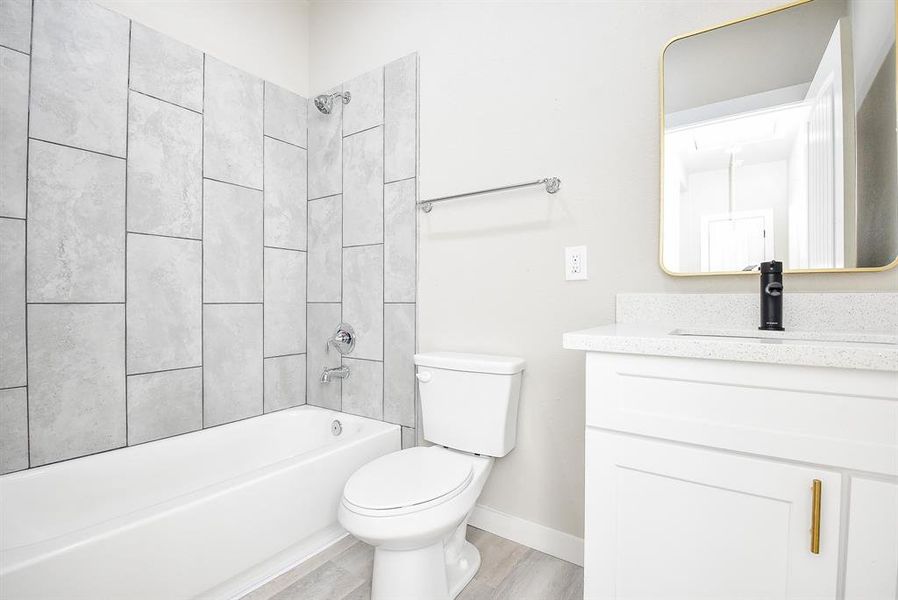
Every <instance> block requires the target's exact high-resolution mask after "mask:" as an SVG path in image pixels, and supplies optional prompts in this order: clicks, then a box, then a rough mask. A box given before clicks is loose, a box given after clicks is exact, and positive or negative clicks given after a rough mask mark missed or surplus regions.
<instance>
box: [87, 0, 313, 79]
mask: <svg viewBox="0 0 898 600" xmlns="http://www.w3.org/2000/svg"><path fill="white" fill-rule="evenodd" d="M95 2H96V3H97V4H100V5H102V6H106V7H107V8H111V9H112V10H115V11H117V12H120V13H122V14H123V15H125V16H127V17H130V18H132V19H134V20H135V21H138V22H140V23H143V24H144V25H147V26H148V27H152V28H153V29H156V30H158V31H160V32H162V33H164V34H166V35H169V36H171V37H173V38H175V39H176V40H180V41H182V42H185V43H186V44H189V45H191V46H193V47H194V48H199V49H200V50H202V51H204V52H207V53H209V54H211V55H212V56H215V57H216V58H220V59H221V60H223V61H225V62H227V63H230V64H232V65H234V66H235V67H239V68H241V69H243V70H244V71H246V72H248V73H251V74H253V75H256V76H258V77H261V78H263V79H266V80H268V81H270V82H272V83H276V84H278V85H280V86H282V87H285V88H287V89H288V90H290V91H293V92H296V93H297V94H301V95H303V96H308V95H309V4H308V2H306V1H305V0H226V1H225V0H179V1H172V0H95Z"/></svg>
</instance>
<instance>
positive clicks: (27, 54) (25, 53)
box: [0, 5, 34, 60]
mask: <svg viewBox="0 0 898 600" xmlns="http://www.w3.org/2000/svg"><path fill="white" fill-rule="evenodd" d="M31 13H32V17H31V29H32V34H31V35H32V36H33V35H34V32H33V30H34V6H33V5H32V7H31ZM28 45H29V46H30V45H31V40H28ZM0 48H3V49H5V50H9V51H11V52H16V53H18V54H24V55H25V56H27V57H28V58H29V60H30V59H31V53H30V52H25V51H24V50H19V49H18V48H13V47H12V46H6V45H4V44H0ZM29 49H30V48H29Z"/></svg>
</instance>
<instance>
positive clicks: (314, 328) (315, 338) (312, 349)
mask: <svg viewBox="0 0 898 600" xmlns="http://www.w3.org/2000/svg"><path fill="white" fill-rule="evenodd" d="M340 311H341V307H340V304H317V303H310V304H309V305H308V313H307V314H306V323H307V331H308V344H307V345H308V350H309V353H308V359H307V363H306V364H307V366H308V375H307V378H306V380H307V382H308V394H307V396H306V398H307V400H308V403H309V404H311V405H313V406H321V407H323V408H330V409H333V410H340V387H341V380H339V379H332V380H331V381H330V382H328V383H321V381H320V380H321V374H322V373H323V372H324V369H332V368H334V367H339V366H340V353H339V352H336V351H334V350H333V349H330V351H327V350H326V349H325V344H326V343H327V340H329V339H330V338H331V336H333V335H334V332H335V331H336V330H337V327H338V326H339V325H340V321H341V318H340V317H341V315H340Z"/></svg>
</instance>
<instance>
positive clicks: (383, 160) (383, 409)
mask: <svg viewBox="0 0 898 600" xmlns="http://www.w3.org/2000/svg"><path fill="white" fill-rule="evenodd" d="M380 81H381V90H380V92H381V96H380V102H381V109H382V112H381V119H382V121H381V125H382V126H383V129H381V132H380V133H381V135H380V179H381V186H380V218H381V231H380V236H381V240H383V248H382V249H381V253H380V277H381V284H380V285H381V289H380V310H381V334H380V356H381V358H383V361H384V362H383V364H381V376H380V419H381V421H383V420H384V419H385V418H386V415H387V400H386V396H387V392H386V389H387V366H386V360H387V303H386V300H387V207H386V204H387V68H386V66H383V67H381V71H380ZM399 448H400V450H401V449H402V432H401V430H400V434H399Z"/></svg>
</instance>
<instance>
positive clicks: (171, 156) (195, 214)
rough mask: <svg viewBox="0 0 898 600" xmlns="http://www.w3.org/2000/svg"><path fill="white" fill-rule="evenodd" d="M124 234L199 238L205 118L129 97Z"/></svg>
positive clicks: (162, 104) (201, 217)
mask: <svg viewBox="0 0 898 600" xmlns="http://www.w3.org/2000/svg"><path fill="white" fill-rule="evenodd" d="M128 112H129V114H128V231H138V232H142V233H158V234H161V235H171V236H176V237H189V238H196V239H199V238H200V237H202V233H203V220H202V219H203V116H202V115H200V114H197V113H194V112H191V111H189V110H186V109H183V108H179V107H177V106H174V105H172V104H168V103H167V102H162V101H160V100H156V99H154V98H150V97H149V96H144V95H142V94H138V93H135V92H131V100H130V105H129V109H128Z"/></svg>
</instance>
